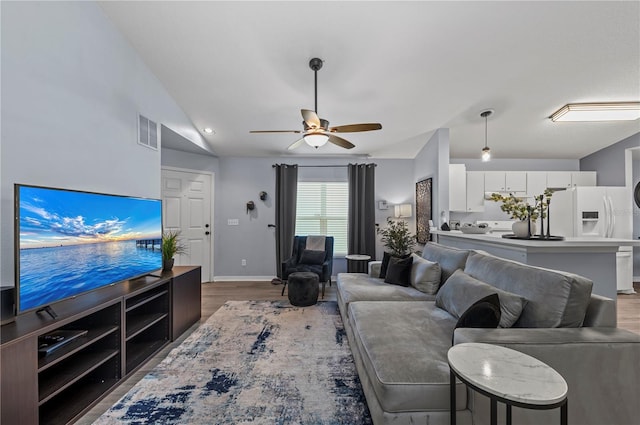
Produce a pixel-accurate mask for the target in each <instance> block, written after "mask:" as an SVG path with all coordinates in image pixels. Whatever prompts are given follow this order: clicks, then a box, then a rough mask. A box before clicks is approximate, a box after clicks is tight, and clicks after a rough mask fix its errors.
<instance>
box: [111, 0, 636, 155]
mask: <svg viewBox="0 0 640 425" xmlns="http://www.w3.org/2000/svg"><path fill="white" fill-rule="evenodd" d="M100 5H101V7H102V9H103V10H104V11H105V13H106V14H107V16H108V17H109V18H110V19H111V20H112V21H113V23H114V24H115V26H116V27H117V28H118V29H119V31H121V32H122V34H123V35H124V37H126V39H128V41H129V42H130V43H131V45H132V46H133V47H134V48H135V49H136V51H137V52H138V53H139V55H140V56H141V57H142V59H143V60H144V61H145V63H146V64H147V66H148V67H149V68H150V69H151V71H152V72H153V73H154V74H155V75H156V76H157V78H158V79H159V80H160V81H161V82H162V84H163V85H164V87H165V88H166V89H167V90H168V92H169V93H170V94H171V96H172V97H173V98H174V99H175V100H176V102H177V103H178V104H179V105H180V107H181V108H182V109H183V110H184V112H185V113H186V115H187V116H188V117H189V118H190V119H191V120H192V122H193V124H194V125H195V126H196V127H197V128H198V129H202V128H204V127H211V128H213V129H214V130H215V134H213V135H206V134H204V133H203V136H204V138H205V140H206V141H207V143H208V145H209V147H210V149H211V150H212V151H213V152H214V153H215V154H216V155H220V156H273V155H276V156H280V155H305V156H308V155H323V156H325V155H343V154H360V155H363V154H368V155H371V156H373V157H395V158H412V157H414V156H415V155H416V153H417V152H418V151H419V150H420V148H421V147H422V145H423V144H424V142H425V141H426V140H427V137H428V136H429V135H430V134H431V133H432V132H433V131H434V130H436V129H438V128H442V127H446V128H450V149H451V156H452V157H458V158H477V157H479V155H480V150H481V148H482V147H483V146H484V137H485V123H484V119H483V118H481V117H480V112H481V111H483V110H485V109H494V110H495V113H494V114H493V115H492V116H491V117H490V118H489V119H488V144H489V146H490V147H491V149H492V152H493V155H494V157H495V158H565V159H577V158H581V157H584V156H586V155H588V154H590V153H592V152H595V151H597V150H599V149H601V148H603V147H606V146H609V145H611V144H613V143H615V142H617V141H619V140H621V139H623V138H625V137H628V136H630V135H632V134H634V133H636V132H638V131H640V122H639V121H638V120H636V121H632V122H597V123H553V122H551V121H550V120H549V119H548V116H549V115H550V114H551V113H553V112H554V111H555V110H557V109H558V108H560V107H561V106H563V105H564V104H566V103H570V102H571V103H578V102H604V101H638V100H639V99H640V2H637V1H628V2H611V1H603V2H549V1H544V2H538V1H531V2H502V1H498V2H485V1H471V2H438V1H427V2H419V1H411V2H400V1H392V2H383V1H374V2H366V1H353V2H338V1H335V2H334V1H330V2H309V1H300V2H272V1H260V2H248V1H239V2H223V1H200V2H199V1H193V2H192V1H162V2H160V1H117V2H110V1H106V2H100ZM313 57H319V58H321V59H323V60H324V66H323V68H322V69H321V70H320V71H319V72H318V114H319V115H320V117H322V118H325V119H327V120H329V121H330V123H331V125H332V126H334V125H341V124H350V123H359V122H380V123H381V124H382V126H383V128H382V130H380V131H373V132H366V133H350V134H344V137H345V138H346V139H347V140H350V141H351V142H353V143H354V144H355V145H356V147H355V148H354V149H351V150H349V151H346V150H344V149H341V148H339V147H336V146H331V145H327V146H324V147H322V148H319V149H318V150H314V149H313V148H311V147H309V146H306V145H305V146H302V147H300V148H299V149H297V150H295V151H293V152H290V151H287V150H286V147H287V146H288V145H289V144H291V143H292V142H294V141H295V140H296V139H297V138H298V137H299V135H296V134H249V131H250V130H279V129H291V130H301V129H302V123H301V121H302V117H301V115H300V109H303V108H305V109H313V108H314V91H313V82H314V80H313V72H312V71H311V70H310V69H309V65H308V63H309V60H310V59H311V58H313ZM174 130H176V129H174Z"/></svg>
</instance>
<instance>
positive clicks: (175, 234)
mask: <svg viewBox="0 0 640 425" xmlns="http://www.w3.org/2000/svg"><path fill="white" fill-rule="evenodd" d="M186 252H187V248H186V247H185V246H184V245H183V244H182V243H181V242H180V231H179V230H169V231H167V232H164V233H163V234H162V263H163V264H165V263H170V262H171V260H173V257H174V256H176V255H179V254H185V253H186ZM169 268H170V267H169Z"/></svg>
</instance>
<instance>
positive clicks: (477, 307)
mask: <svg viewBox="0 0 640 425" xmlns="http://www.w3.org/2000/svg"><path fill="white" fill-rule="evenodd" d="M501 315H502V313H501V312H500V297H498V294H491V295H487V296H486V297H484V298H481V299H479V300H478V301H476V302H475V303H473V304H472V305H471V307H469V308H468V309H467V310H466V311H465V312H464V313H462V316H460V318H459V319H458V323H456V329H458V328H497V327H498V325H499V324H500V316H501Z"/></svg>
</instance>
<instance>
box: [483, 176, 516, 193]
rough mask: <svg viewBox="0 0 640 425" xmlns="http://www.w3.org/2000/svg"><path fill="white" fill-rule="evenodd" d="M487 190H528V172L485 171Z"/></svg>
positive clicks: (485, 187) (485, 186)
mask: <svg viewBox="0 0 640 425" xmlns="http://www.w3.org/2000/svg"><path fill="white" fill-rule="evenodd" d="M484 191H485V192H522V193H525V192H526V191H527V173H526V172H524V171H485V174H484Z"/></svg>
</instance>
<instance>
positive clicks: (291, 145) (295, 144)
mask: <svg viewBox="0 0 640 425" xmlns="http://www.w3.org/2000/svg"><path fill="white" fill-rule="evenodd" d="M303 143H304V138H302V139H300V140H296V141H295V142H293V143H291V144H290V145H289V147H287V150H289V151H291V150H294V149H295V148H297V147H300V145H302V144H303Z"/></svg>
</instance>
